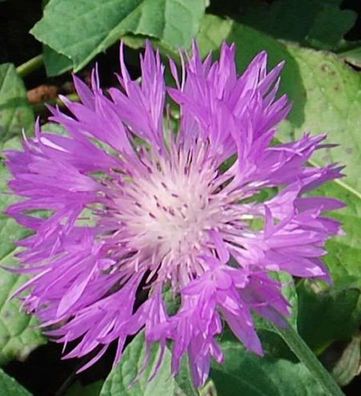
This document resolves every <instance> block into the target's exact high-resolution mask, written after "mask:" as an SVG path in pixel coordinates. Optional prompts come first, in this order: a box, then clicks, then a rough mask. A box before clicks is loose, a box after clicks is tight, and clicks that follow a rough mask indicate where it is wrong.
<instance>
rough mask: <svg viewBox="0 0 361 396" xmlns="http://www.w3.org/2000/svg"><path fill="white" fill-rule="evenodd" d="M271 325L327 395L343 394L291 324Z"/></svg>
mask: <svg viewBox="0 0 361 396" xmlns="http://www.w3.org/2000/svg"><path fill="white" fill-rule="evenodd" d="M271 326H272V327H273V328H274V329H275V331H277V333H278V334H279V335H280V336H281V337H282V338H283V339H284V341H285V342H286V344H287V345H288V346H289V348H290V349H291V351H292V352H293V353H294V354H295V355H296V356H297V357H298V359H299V361H300V362H302V363H303V364H304V365H305V366H306V367H307V368H308V370H309V371H310V373H311V374H312V375H313V376H314V378H316V379H317V381H318V382H319V383H320V385H321V386H322V387H323V389H324V390H325V391H326V394H327V395H330V396H345V395H344V393H343V392H342V390H341V389H340V387H339V386H338V385H337V383H336V381H335V380H334V378H333V377H332V376H331V374H330V373H329V372H328V371H327V370H326V369H325V367H324V366H323V365H322V364H321V362H320V361H319V360H318V359H317V357H316V356H315V354H314V353H313V352H312V351H311V349H310V348H309V347H308V346H307V344H306V343H305V342H304V341H303V339H302V338H301V337H300V336H299V334H298V333H297V331H296V330H295V329H294V328H293V327H292V326H287V327H286V328H279V327H276V326H275V325H273V324H271Z"/></svg>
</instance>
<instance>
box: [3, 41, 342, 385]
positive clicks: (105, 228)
mask: <svg viewBox="0 0 361 396" xmlns="http://www.w3.org/2000/svg"><path fill="white" fill-rule="evenodd" d="M266 63H267V54H266V53H265V52H261V53H260V54H258V55H257V56H256V57H255V58H254V60H253V61H252V62H251V64H250V65H249V66H248V68H247V69H246V71H245V72H244V73H243V74H242V75H241V76H237V74H236V66H235V61H234V46H233V45H232V46H228V45H226V44H224V45H223V46H222V49H221V54H220V59H219V61H217V62H212V60H211V57H210V56H208V57H207V58H206V60H205V61H204V62H202V60H201V58H200V55H199V52H198V49H197V48H196V46H194V48H193V55H192V57H190V58H189V59H188V58H187V62H186V65H185V66H184V67H183V70H182V78H181V80H180V79H179V77H178V74H177V68H176V66H175V64H174V63H173V62H171V64H170V69H171V72H172V74H173V77H174V79H175V82H176V88H167V87H166V85H165V82H164V77H163V72H164V67H163V65H162V64H161V61H160V57H159V54H158V53H154V52H153V50H152V48H151V46H150V44H149V43H148V44H147V47H146V50H145V55H144V57H143V58H142V59H141V69H142V75H141V82H138V81H133V80H131V78H130V76H129V74H128V71H127V69H126V67H125V65H124V59H123V51H122V50H121V53H120V64H121V74H120V77H119V81H120V86H121V87H120V88H111V89H110V90H109V91H108V92H107V93H104V92H103V91H102V89H101V88H100V84H99V78H98V73H97V70H95V71H94V72H93V75H92V87H91V89H89V88H88V87H87V86H86V85H85V84H84V83H83V82H82V81H80V80H79V79H78V78H77V77H74V82H75V86H76V89H77V92H78V94H79V97H80V99H81V103H74V102H70V101H69V100H67V99H66V98H63V101H64V103H65V105H66V107H67V111H66V112H62V111H61V110H60V109H58V108H52V109H51V111H52V116H51V117H50V120H51V121H53V122H56V123H58V124H60V125H62V126H63V127H64V128H65V129H66V131H67V134H66V135H60V134H56V133H51V132H48V131H46V129H45V130H44V128H43V130H41V128H40V126H39V124H37V125H36V134H35V137H34V138H31V139H28V140H26V141H25V142H24V145H23V150H22V151H9V152H7V163H8V167H9V169H10V170H11V172H12V174H13V176H14V178H13V180H12V181H11V182H10V187H11V188H12V190H13V191H14V192H15V193H16V194H17V195H19V196H21V197H22V198H23V199H22V200H21V201H20V202H18V203H16V204H14V205H12V206H10V207H9V208H8V211H7V212H8V214H9V215H10V216H13V217H14V218H15V219H16V220H17V221H18V222H19V223H20V224H22V225H23V226H24V227H27V228H29V229H31V230H32V231H33V232H32V235H31V236H30V237H28V238H26V239H25V240H22V241H20V242H19V244H20V245H21V246H22V247H23V251H22V252H21V254H20V255H19V257H20V259H21V269H20V271H21V272H23V273H26V274H30V275H31V277H30V280H29V281H28V282H27V283H26V284H25V285H24V286H23V287H22V288H21V289H20V290H19V291H18V294H21V295H22V298H23V299H24V305H25V307H26V309H27V310H28V311H29V312H33V313H35V314H36V315H37V316H38V317H39V318H40V320H41V322H42V326H43V327H44V328H45V331H46V332H47V334H49V335H50V336H51V337H53V338H54V339H55V340H57V341H58V342H63V343H65V344H67V343H68V342H71V341H74V340H77V341H78V344H77V345H76V346H75V347H74V348H73V349H72V350H71V352H69V353H68V354H67V355H66V357H79V356H83V355H87V354H89V353H93V355H92V356H93V357H92V359H91V360H90V361H89V363H88V364H87V365H86V366H85V367H84V368H86V367H88V366H89V365H91V364H92V363H94V362H95V361H96V360H97V359H99V358H100V356H101V355H102V354H104V352H105V351H106V350H107V348H108V346H109V344H110V343H111V342H113V341H116V342H117V352H116V357H115V363H116V362H118V361H119V360H120V359H121V355H122V351H123V348H124V344H125V342H126V339H127V337H128V336H129V335H133V334H136V333H137V332H139V331H140V330H141V329H144V330H145V340H146V345H147V348H150V346H151V345H152V344H153V343H159V344H160V346H161V350H163V351H164V348H165V347H166V343H167V341H169V340H171V341H173V343H172V345H173V347H172V371H173V373H174V374H176V373H177V372H178V370H179V366H180V360H181V358H182V357H183V356H184V355H185V354H188V356H189V362H190V366H191V370H192V375H193V380H194V383H195V385H196V386H201V385H202V384H204V382H205V380H206V379H207V376H208V372H209V367H210V360H211V358H212V357H213V358H214V359H216V360H217V361H218V362H222V358H223V355H222V351H221V349H220V346H219V345H218V343H217V336H218V335H219V334H221V332H222V328H223V325H224V323H227V325H228V326H229V327H230V329H231V330H232V331H233V333H234V334H235V335H236V336H237V337H238V338H239V339H240V340H241V342H242V343H243V344H244V345H245V346H246V347H247V348H248V349H249V350H251V351H254V352H255V353H257V354H262V347H261V344H260V341H259V339H258V337H257V334H256V331H255V328H254V323H253V319H252V313H253V312H256V313H258V314H260V315H262V316H263V317H266V318H268V319H270V320H273V321H275V322H276V323H282V318H283V317H285V316H287V315H288V314H289V304H288V302H287V301H286V300H285V299H284V298H283V296H282V293H281V285H280V284H279V282H277V281H275V280H274V279H272V278H271V277H270V276H269V272H286V273H289V274H292V275H294V276H297V277H305V278H319V279H325V280H328V279H329V275H328V272H327V270H326V268H325V266H324V265H323V263H322V256H323V255H324V254H325V250H324V245H325V242H326V240H327V239H328V238H329V237H330V236H332V235H335V234H337V233H338V232H339V224H338V223H337V222H336V221H335V220H332V219H330V218H328V217H325V215H324V212H326V211H329V210H333V209H337V208H339V207H341V206H342V204H341V203H340V202H338V201H336V200H334V199H331V198H325V197H319V196H312V197H307V196H304V195H305V193H306V192H308V191H310V190H312V189H314V188H315V187H317V186H319V185H320V184H322V183H324V182H325V181H327V180H331V179H334V178H336V177H339V176H340V168H338V167H336V166H335V165H330V166H327V167H323V168H317V167H310V166H308V165H307V161H308V160H309V158H310V157H311V156H312V154H313V153H314V151H316V150H318V149H321V148H322V147H323V143H322V142H323V140H324V139H325V136H323V135H322V136H315V137H312V136H310V135H305V136H304V137H303V138H301V139H300V140H297V141H293V142H290V143H287V144H274V142H273V141H272V139H273V138H274V135H275V132H276V127H277V125H278V124H279V122H280V121H282V120H283V119H285V117H286V115H287V113H288V112H289V110H290V105H289V104H288V102H287V98H286V96H281V97H279V98H278V97H277V96H276V94H277V88H278V85H279V75H280V72H281V69H282V66H283V65H282V64H279V65H278V66H276V67H275V68H274V69H273V70H271V71H270V72H267V69H266ZM167 93H168V94H169V95H170V97H171V98H172V99H173V101H174V102H175V103H176V104H177V105H178V106H179V109H180V121H179V128H178V131H177V133H174V132H175V131H173V130H172V129H171V127H170V122H169V119H168V118H167V116H166V114H165V113H167V111H166V109H168V107H167V105H166V99H168V98H167V96H166V94H167ZM230 159H231V161H228V160H230ZM225 161H228V162H227V163H228V164H230V163H231V165H229V166H225ZM39 211H40V213H43V216H39ZM24 291H26V293H23V292H24ZM165 293H167V301H169V299H172V298H173V299H174V300H177V301H179V302H180V303H179V306H178V308H176V309H175V310H173V312H171V311H170V307H169V306H168V305H167V303H166V299H165ZM94 354H95V356H94ZM160 363H161V359H160V361H159V364H160Z"/></svg>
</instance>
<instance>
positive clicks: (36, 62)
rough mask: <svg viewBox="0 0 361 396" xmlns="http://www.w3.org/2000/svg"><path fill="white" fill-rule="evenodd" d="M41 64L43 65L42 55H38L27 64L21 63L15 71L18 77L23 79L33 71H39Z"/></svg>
mask: <svg viewBox="0 0 361 396" xmlns="http://www.w3.org/2000/svg"><path fill="white" fill-rule="evenodd" d="M43 63H44V58H43V55H38V56H35V57H34V58H31V59H29V60H28V61H27V62H25V63H23V64H22V65H20V66H18V67H17V68H16V71H17V72H18V74H19V76H20V77H23V78H24V77H25V76H27V75H28V74H30V73H31V72H33V71H34V70H36V69H39V67H41V66H42V64H43Z"/></svg>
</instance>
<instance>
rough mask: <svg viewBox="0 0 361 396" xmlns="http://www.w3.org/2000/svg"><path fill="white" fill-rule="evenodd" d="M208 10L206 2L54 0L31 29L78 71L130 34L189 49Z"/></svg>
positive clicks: (182, 0)
mask: <svg viewBox="0 0 361 396" xmlns="http://www.w3.org/2000/svg"><path fill="white" fill-rule="evenodd" d="M204 9H205V2H204V0H161V1H159V0H103V1H101V2H100V1H98V0H87V1H84V0H82V1H80V0H79V1H76V2H74V1H73V0H51V1H49V3H48V4H47V5H46V7H45V9H44V16H43V18H42V19H41V20H40V21H39V22H38V23H37V24H36V25H35V26H34V27H33V28H32V30H31V33H32V34H33V35H34V36H35V37H36V38H37V39H38V40H39V41H41V42H42V43H43V44H46V45H48V46H49V47H51V48H52V49H53V50H55V51H56V52H57V53H58V54H61V55H65V56H66V57H68V58H70V59H71V60H72V62H73V68H74V69H75V70H76V71H77V70H79V69H81V68H82V67H83V66H85V65H86V64H87V63H88V62H89V61H90V60H91V59H92V58H93V57H94V56H95V55H97V54H98V53H100V52H102V51H104V50H106V49H107V48H108V47H109V46H110V45H112V44H114V43H115V42H116V41H117V40H119V39H120V38H121V37H122V36H124V35H125V34H126V33H132V34H138V35H144V36H150V37H152V38H155V39H158V40H161V41H162V42H164V43H165V44H166V45H169V46H170V47H173V48H178V47H188V46H189V45H190V43H191V39H192V37H194V35H195V34H196V33H197V31H198V27H199V22H200V19H201V17H202V15H203V13H204Z"/></svg>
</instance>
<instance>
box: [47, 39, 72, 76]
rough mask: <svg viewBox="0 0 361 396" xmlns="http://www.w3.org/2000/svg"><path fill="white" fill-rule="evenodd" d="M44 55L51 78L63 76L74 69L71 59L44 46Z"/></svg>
mask: <svg viewBox="0 0 361 396" xmlns="http://www.w3.org/2000/svg"><path fill="white" fill-rule="evenodd" d="M43 55H44V63H45V69H46V74H47V75H48V76H49V77H53V76H58V75H59V74H63V73H65V72H66V71H68V70H70V69H71V68H72V67H73V63H72V61H71V59H69V58H68V57H66V56H65V55H62V54H59V53H58V52H56V51H54V50H53V49H52V48H50V47H48V46H47V45H44V46H43Z"/></svg>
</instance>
